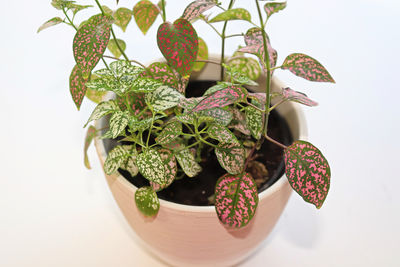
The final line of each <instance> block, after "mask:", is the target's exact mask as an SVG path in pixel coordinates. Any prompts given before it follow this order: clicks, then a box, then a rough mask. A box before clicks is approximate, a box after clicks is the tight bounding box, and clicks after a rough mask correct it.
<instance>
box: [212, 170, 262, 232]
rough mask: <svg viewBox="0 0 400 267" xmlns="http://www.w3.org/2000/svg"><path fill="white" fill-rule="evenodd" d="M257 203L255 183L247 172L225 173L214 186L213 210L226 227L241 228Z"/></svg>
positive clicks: (246, 222)
mask: <svg viewBox="0 0 400 267" xmlns="http://www.w3.org/2000/svg"><path fill="white" fill-rule="evenodd" d="M257 205H258V192H257V185H256V183H255V182H254V180H253V178H252V177H251V175H250V174H249V173H244V174H239V175H230V174H225V175H224V176H222V177H221V178H219V180H218V181H217V184H216V186H215V210H216V212H217V215H218V218H219V220H220V221H221V222H222V223H223V224H224V225H225V226H227V227H233V228H241V227H243V226H245V225H247V224H248V223H249V222H250V221H251V219H252V218H253V217H254V214H255V212H256V209H257Z"/></svg>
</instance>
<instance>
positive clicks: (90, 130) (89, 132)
mask: <svg viewBox="0 0 400 267" xmlns="http://www.w3.org/2000/svg"><path fill="white" fill-rule="evenodd" d="M96 132H97V130H96V128H95V127H94V126H92V125H91V126H90V127H89V128H88V129H87V132H86V137H85V146H84V148H83V154H84V163H85V167H86V168H88V169H91V166H90V162H89V157H88V154H87V151H88V149H89V146H90V144H91V143H92V141H93V138H94V137H95V136H96Z"/></svg>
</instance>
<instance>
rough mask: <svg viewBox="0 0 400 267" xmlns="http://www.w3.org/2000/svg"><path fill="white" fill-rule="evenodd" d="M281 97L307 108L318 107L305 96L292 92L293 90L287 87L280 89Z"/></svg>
mask: <svg viewBox="0 0 400 267" xmlns="http://www.w3.org/2000/svg"><path fill="white" fill-rule="evenodd" d="M282 96H283V98H285V99H287V100H290V101H294V102H298V103H300V104H303V105H306V106H309V107H314V106H317V105H318V103H317V102H315V101H313V100H311V99H310V98H308V97H307V95H306V94H304V93H301V92H297V91H294V90H292V89H290V88H289V87H287V88H283V89H282Z"/></svg>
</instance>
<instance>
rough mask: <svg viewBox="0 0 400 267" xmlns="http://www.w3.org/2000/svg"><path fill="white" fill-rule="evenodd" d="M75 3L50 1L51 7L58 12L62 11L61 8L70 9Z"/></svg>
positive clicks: (63, 0)
mask: <svg viewBox="0 0 400 267" xmlns="http://www.w3.org/2000/svg"><path fill="white" fill-rule="evenodd" d="M74 2H75V1H68V0H52V1H51V5H52V6H53V7H55V8H56V9H58V10H62V9H63V8H70V7H71V5H73V4H74Z"/></svg>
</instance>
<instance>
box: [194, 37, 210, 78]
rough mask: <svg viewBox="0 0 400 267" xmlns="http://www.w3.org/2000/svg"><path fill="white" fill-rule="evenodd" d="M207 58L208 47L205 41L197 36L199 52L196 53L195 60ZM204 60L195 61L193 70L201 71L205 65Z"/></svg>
mask: <svg viewBox="0 0 400 267" xmlns="http://www.w3.org/2000/svg"><path fill="white" fill-rule="evenodd" d="M207 59H208V47H207V44H206V42H204V40H203V39H201V38H200V37H199V52H198V53H197V60H207ZM205 64H206V63H205V62H195V63H194V65H193V71H201V70H202V69H203V67H204V66H205Z"/></svg>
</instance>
